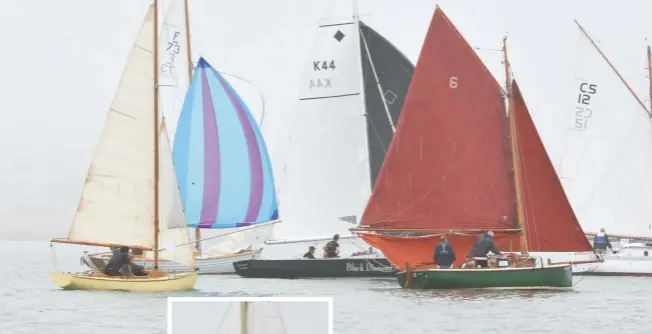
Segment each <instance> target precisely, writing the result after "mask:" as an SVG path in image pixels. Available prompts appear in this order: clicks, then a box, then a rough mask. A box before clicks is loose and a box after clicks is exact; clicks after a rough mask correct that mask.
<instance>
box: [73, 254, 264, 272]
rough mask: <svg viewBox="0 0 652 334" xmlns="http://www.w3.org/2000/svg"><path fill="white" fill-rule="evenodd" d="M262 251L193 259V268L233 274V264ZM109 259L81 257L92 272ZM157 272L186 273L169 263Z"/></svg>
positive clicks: (162, 263) (107, 256)
mask: <svg viewBox="0 0 652 334" xmlns="http://www.w3.org/2000/svg"><path fill="white" fill-rule="evenodd" d="M261 252H262V249H259V250H256V251H249V252H244V253H239V254H229V255H223V256H211V257H203V258H202V257H195V266H196V267H197V269H198V273H199V274H200V275H208V274H235V269H234V267H233V263H234V262H238V261H243V260H254V259H257V258H258V257H259V256H260V253H261ZM110 258H111V253H96V254H85V255H84V256H82V262H83V263H84V264H85V265H86V266H88V267H90V268H91V269H94V270H101V269H103V268H104V267H105V266H106V264H107V263H108V262H109V259H110ZM135 263H136V264H140V265H142V266H144V267H145V269H153V267H154V261H152V260H143V259H138V258H136V260H135ZM158 270H159V271H162V272H165V273H178V272H185V271H188V268H186V267H185V266H184V265H183V264H180V263H176V262H171V261H159V266H158Z"/></svg>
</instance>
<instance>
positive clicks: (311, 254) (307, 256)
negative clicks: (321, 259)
mask: <svg viewBox="0 0 652 334" xmlns="http://www.w3.org/2000/svg"><path fill="white" fill-rule="evenodd" d="M303 258H304V259H314V258H315V246H310V247H308V252H306V254H303Z"/></svg>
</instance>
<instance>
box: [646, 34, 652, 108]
mask: <svg viewBox="0 0 652 334" xmlns="http://www.w3.org/2000/svg"><path fill="white" fill-rule="evenodd" d="M647 78H648V80H649V81H650V111H651V112H652V48H650V46H649V45H648V46H647Z"/></svg>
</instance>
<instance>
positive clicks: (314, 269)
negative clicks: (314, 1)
mask: <svg viewBox="0 0 652 334" xmlns="http://www.w3.org/2000/svg"><path fill="white" fill-rule="evenodd" d="M356 7H357V6H356V4H355V1H353V3H352V1H350V0H345V1H331V2H330V3H329V6H328V7H327V9H326V11H325V13H324V14H323V15H322V17H321V19H320V21H319V22H318V25H319V27H318V28H317V32H316V37H315V39H314V40H315V41H314V46H313V50H312V53H311V54H310V57H309V59H307V61H306V62H305V63H304V65H303V67H304V68H305V73H304V74H303V77H302V80H301V88H300V93H299V101H298V102H297V106H296V118H295V119H294V120H293V126H292V129H291V130H290V132H291V135H290V140H289V143H288V145H287V155H288V156H287V162H286V165H285V169H284V170H283V171H282V180H281V189H282V190H281V196H280V198H281V201H280V204H281V210H282V212H283V223H281V224H278V225H277V226H275V227H274V234H275V239H274V240H271V241H267V242H266V244H267V245H268V246H266V247H265V249H264V251H263V255H262V256H261V259H257V260H252V261H241V262H236V263H234V266H235V269H236V272H237V273H238V274H239V275H241V276H245V277H338V276H386V275H393V273H394V269H393V268H392V267H391V266H390V264H389V262H388V261H387V259H385V258H384V257H382V255H381V254H378V252H377V251H375V252H374V251H373V250H371V252H367V253H368V254H366V255H363V256H355V257H351V256H346V255H344V254H345V252H347V253H349V254H351V253H352V252H354V251H359V250H360V249H359V248H356V246H358V247H360V246H359V245H351V244H349V245H346V244H345V242H342V243H341V247H342V251H341V254H342V256H344V257H343V258H339V259H297V258H289V257H288V254H289V253H290V252H292V253H294V255H298V256H300V255H302V254H303V253H304V252H306V251H307V250H308V249H307V248H308V245H309V244H306V242H308V243H313V245H315V246H317V252H318V253H317V256H318V257H319V256H320V254H321V248H322V247H320V245H318V244H317V242H320V241H329V240H330V239H331V238H332V237H333V235H334V234H336V233H337V234H340V235H341V236H340V240H344V239H347V238H349V240H347V241H348V242H350V241H351V240H350V239H354V240H353V243H356V242H357V243H358V244H362V245H363V246H362V247H360V248H365V250H366V249H367V248H368V245H365V244H364V243H363V242H361V241H360V240H359V238H358V237H357V236H356V235H351V233H350V232H349V231H348V229H349V228H350V227H352V226H355V225H357V224H358V216H359V214H360V211H361V210H362V208H363V207H364V203H365V201H366V200H367V198H368V196H369V195H370V193H371V187H372V185H373V183H374V182H375V180H376V176H377V174H378V172H379V171H380V167H381V165H382V162H383V160H384V157H385V153H386V150H387V147H388V146H389V143H390V142H391V138H392V136H393V133H394V128H395V125H396V123H397V121H398V118H399V112H400V110H401V107H402V105H403V101H404V98H405V93H406V92H407V89H408V86H409V83H410V80H411V78H412V72H413V71H414V65H412V63H411V62H410V61H409V60H408V59H407V58H406V57H405V56H404V55H403V54H402V53H401V52H400V51H399V50H398V49H396V48H395V47H394V46H393V45H392V44H391V43H390V42H389V41H387V40H386V39H385V38H384V37H383V36H382V35H380V34H379V33H378V32H376V31H374V30H373V29H372V28H371V27H369V26H368V25H366V24H364V23H363V22H361V21H360V20H359V18H358V15H357V8H356ZM352 8H353V10H352ZM356 239H357V240H356ZM293 243H294V245H291V246H294V248H292V250H291V251H290V250H289V247H287V246H288V245H290V244H293ZM297 245H298V246H301V248H299V247H298V246H297ZM321 246H323V244H322V245H321ZM346 246H348V249H347V247H346ZM351 246H353V247H351ZM369 253H371V254H369ZM347 255H348V254H347Z"/></svg>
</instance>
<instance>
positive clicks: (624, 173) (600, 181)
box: [560, 31, 652, 237]
mask: <svg viewBox="0 0 652 334" xmlns="http://www.w3.org/2000/svg"><path fill="white" fill-rule="evenodd" d="M575 69H576V72H575V77H574V81H573V86H574V89H575V92H574V96H573V99H574V102H573V106H572V107H570V108H569V113H568V114H569V118H568V120H567V123H566V130H565V140H564V146H565V152H564V153H563V154H562V160H561V165H560V176H561V180H562V183H563V185H564V188H565V191H566V194H567V195H568V197H569V200H570V202H571V204H572V206H573V210H574V211H575V213H576V215H577V216H578V219H579V221H580V224H581V225H582V228H583V229H584V230H585V231H586V232H598V231H599V229H600V228H605V229H606V231H607V233H612V234H627V235H634V236H647V237H649V236H652V226H651V224H652V205H650V203H652V122H651V120H650V118H649V117H648V115H647V113H646V111H645V109H644V108H643V107H642V106H641V105H640V104H639V102H638V101H637V99H636V98H635V97H634V95H632V93H631V92H629V90H628V89H627V88H626V86H625V85H624V84H623V83H622V81H621V80H620V79H619V78H618V76H617V74H616V72H615V71H614V70H613V69H612V68H610V67H609V65H608V63H607V62H606V61H605V59H604V58H603V57H602V56H601V55H600V53H599V52H598V50H597V49H596V48H595V47H594V46H593V45H592V44H591V41H590V40H589V38H588V37H587V36H585V35H584V34H583V33H582V32H581V31H580V38H579V43H578V45H577V58H576V65H575Z"/></svg>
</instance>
